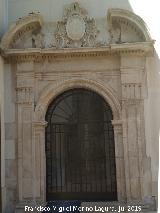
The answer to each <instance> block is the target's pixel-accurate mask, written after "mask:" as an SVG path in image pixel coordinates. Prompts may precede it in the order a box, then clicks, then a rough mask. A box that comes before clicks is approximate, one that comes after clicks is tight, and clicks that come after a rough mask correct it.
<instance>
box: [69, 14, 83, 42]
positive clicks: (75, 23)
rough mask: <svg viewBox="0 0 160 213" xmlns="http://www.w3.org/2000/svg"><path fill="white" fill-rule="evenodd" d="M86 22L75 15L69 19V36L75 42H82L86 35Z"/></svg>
mask: <svg viewBox="0 0 160 213" xmlns="http://www.w3.org/2000/svg"><path fill="white" fill-rule="evenodd" d="M85 29H86V26H85V22H84V20H83V18H82V17H80V16H78V15H74V16H71V17H69V18H68V20H67V24H66V31H67V35H68V37H69V38H70V39H72V40H73V41H75V40H80V39H81V38H82V37H83V36H84V34H85Z"/></svg>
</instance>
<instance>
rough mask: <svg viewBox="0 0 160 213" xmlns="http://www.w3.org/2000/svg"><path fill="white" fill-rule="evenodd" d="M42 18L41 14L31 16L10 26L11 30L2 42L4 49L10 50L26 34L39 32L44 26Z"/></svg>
mask: <svg viewBox="0 0 160 213" xmlns="http://www.w3.org/2000/svg"><path fill="white" fill-rule="evenodd" d="M42 22H43V20H42V17H41V15H39V14H35V13H33V14H29V15H28V16H26V17H23V18H21V19H19V20H18V21H17V22H16V23H14V24H13V25H11V26H10V28H9V30H8V31H7V32H6V33H5V34H4V36H3V38H2V41H1V48H2V49H4V50H5V49H10V48H11V47H12V44H13V43H14V42H15V41H16V40H17V39H18V38H20V37H21V36H23V35H24V34H25V33H26V32H29V31H33V30H37V29H39V28H41V26H42Z"/></svg>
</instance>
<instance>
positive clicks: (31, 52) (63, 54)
mask: <svg viewBox="0 0 160 213" xmlns="http://www.w3.org/2000/svg"><path fill="white" fill-rule="evenodd" d="M153 51H154V47H153V42H136V43H132V44H129V43H126V44H112V45H108V46H107V47H88V48H87V47H84V48H64V49H55V48H51V49H40V48H39V49H38V48H36V49H34V48H30V49H25V50H20V49H8V50H6V51H5V59H6V63H10V62H11V63H17V62H26V61H36V62H41V61H44V60H49V61H50V60H54V59H58V58H81V57H82V58H83V57H85V58H86V57H106V56H108V55H117V56H121V55H137V56H151V55H153Z"/></svg>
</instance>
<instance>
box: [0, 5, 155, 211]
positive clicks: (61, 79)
mask: <svg viewBox="0 0 160 213" xmlns="http://www.w3.org/2000/svg"><path fill="white" fill-rule="evenodd" d="M69 8H70V9H71V11H70V10H69V9H68V11H69V12H68V13H67V14H68V15H66V16H64V19H62V23H61V24H63V27H66V26H67V23H68V27H67V28H66V30H67V31H66V32H65V34H64V35H63V36H64V38H65V39H66V37H69V39H70V40H72V41H74V42H71V43H72V45H73V44H75V42H77V41H79V42H80V41H82V38H84V35H85V33H84V32H83V30H84V29H83V27H84V26H82V31H81V32H78V35H75V34H74V32H72V30H71V31H70V27H71V25H72V24H75V22H79V24H80V22H81V21H82V22H83V20H82V19H81V18H82V17H86V15H87V12H86V11H85V10H83V9H81V7H79V6H78V4H72V5H71V7H69ZM74 10H76V17H74V13H73V14H72V11H74ZM77 14H78V15H77ZM72 15H73V16H72ZM70 17H72V18H71V19H70ZM79 17H80V19H79ZM74 18H75V19H74ZM121 18H122V19H123V21H124V20H125V22H123V21H122V19H121ZM68 20H69V22H68ZM75 20H76V21H75ZM78 20H79V21H78ZM72 21H73V22H72ZM93 22H94V21H93ZM43 23H44V22H43V21H42V17H41V16H40V15H39V14H30V16H29V17H28V18H23V19H21V20H20V21H18V22H17V24H15V25H14V26H13V27H12V28H11V30H9V32H10V34H9V32H8V33H6V35H5V36H4V38H3V39H2V42H1V48H2V50H3V57H4V59H5V63H6V64H11V66H12V71H13V72H14V79H15V91H16V95H15V97H13V99H14V103H16V128H17V137H16V142H15V143H16V144H15V145H16V148H17V150H18V153H17V164H16V165H17V168H18V181H17V184H18V186H16V187H15V188H14V189H12V191H14V192H16V194H17V200H16V203H14V198H12V199H11V201H10V202H12V203H14V205H17V206H22V208H23V206H24V205H25V202H28V201H31V200H34V202H38V203H39V202H42V203H44V202H45V200H46V186H45V184H46V179H45V175H46V168H45V126H46V125H47V123H46V121H45V114H46V111H47V108H48V106H49V104H50V102H51V101H53V100H54V99H55V98H56V97H57V96H58V95H59V94H61V93H63V92H64V91H66V90H69V89H72V88H86V89H90V90H93V91H95V92H97V93H98V94H99V95H101V96H102V97H103V98H104V100H105V101H106V102H107V103H108V104H109V105H110V107H111V109H112V112H113V121H112V125H113V127H114V138H115V158H116V173H117V191H118V201H119V202H122V201H128V202H130V201H133V200H134V201H135V200H139V201H141V200H144V199H145V197H151V196H152V188H151V185H152V177H151V168H150V158H149V157H148V156H147V154H146V141H145V125H144V99H145V98H147V84H146V82H147V81H146V68H145V66H146V58H147V56H151V55H152V54H153V51H154V47H153V44H154V42H153V41H152V40H151V39H150V36H149V34H148V31H147V30H146V28H145V26H144V23H143V22H142V21H141V19H140V18H139V17H137V16H136V15H133V14H132V13H131V12H127V11H124V10H119V9H115V10H114V9H112V10H109V14H108V23H109V31H108V35H110V36H109V37H108V38H106V41H105V43H103V44H102V43H101V44H100V43H99V42H98V40H96V37H95V40H94V42H97V45H95V43H94V45H90V44H88V43H87V45H86V46H85V47H80V46H76V45H73V46H74V48H73V47H72V45H71V46H70V45H69V46H65V48H62V47H60V46H57V47H56V46H55V47H53V46H54V44H53V43H52V47H50V48H48V47H47V46H45V45H44V43H45V42H44V41H45V39H44V38H45V36H44V35H43V33H42V31H41V29H42V28H43ZM95 23H96V22H94V24H95ZM128 23H129V24H128ZM81 24H82V25H83V23H81ZM81 24H80V25H81ZM94 24H93V23H92V27H93V26H94V27H95V25H94ZM121 24H122V25H126V26H125V27H130V28H132V30H133V31H135V32H136V34H138V36H137V37H136V39H135V40H134V41H133V40H130V38H131V37H128V38H129V39H128V40H126V41H127V42H125V40H122V38H123V39H124V38H126V37H125V36H123V37H122V34H123V32H124V28H123V27H124V26H122V28H121V27H120V25H121ZM85 25H86V23H85ZM115 25H116V26H115ZM54 26H55V29H56V27H57V25H54ZM141 26H142V28H141ZM116 28H118V30H117V29H116ZM97 29H98V26H97V28H96V30H97ZM119 29H121V30H122V33H121V32H120V31H119ZM28 30H29V31H28ZM132 30H130V29H129V31H130V32H131V31H132ZM95 32H96V31H95ZM125 32H126V31H125ZM72 33H73V34H74V35H73V34H72ZM116 33H117V34H116ZM115 34H116V36H115ZM24 35H25V36H24ZM128 35H129V34H128V33H127V34H126V36H128ZM52 36H53V37H54V33H53V34H52ZM75 36H77V37H75ZM137 38H138V39H137ZM36 39H37V40H36ZM29 40H30V41H31V43H28V41H29ZM17 41H20V43H19V44H20V46H19V45H18V46H16V45H17V44H18V43H16V42H17ZM128 41H129V42H128ZM25 42H26V43H27V45H28V44H29V45H30V44H31V46H27V45H26V47H27V48H25V49H24V48H23V46H21V44H22V43H25ZM32 45H33V46H32ZM41 45H42V46H41ZM71 47H72V48H71ZM12 80H13V79H12ZM7 187H8V186H7V185H6V188H7ZM8 202H9V201H8ZM8 205H10V204H8ZM18 208H19V207H18ZM18 208H17V209H18ZM17 212H18V211H17ZM19 212H20V211H19Z"/></svg>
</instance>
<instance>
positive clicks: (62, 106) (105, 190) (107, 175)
mask: <svg viewBox="0 0 160 213" xmlns="http://www.w3.org/2000/svg"><path fill="white" fill-rule="evenodd" d="M111 120H112V111H111V109H110V107H109V105H108V104H107V103H106V102H105V101H104V100H103V98H102V97H101V96H99V95H98V94H96V93H95V92H92V91H89V90H86V89H73V90H69V91H67V92H65V93H63V94H61V95H60V96H59V97H57V99H56V100H55V101H53V102H52V103H51V104H50V105H49V107H48V111H47V114H46V121H47V122H48V125H47V127H46V196H47V200H56V199H58V200H75V199H76V200H117V185H116V166H115V147H114V133H113V127H112V124H111Z"/></svg>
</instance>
